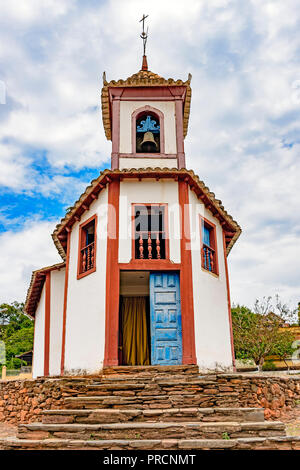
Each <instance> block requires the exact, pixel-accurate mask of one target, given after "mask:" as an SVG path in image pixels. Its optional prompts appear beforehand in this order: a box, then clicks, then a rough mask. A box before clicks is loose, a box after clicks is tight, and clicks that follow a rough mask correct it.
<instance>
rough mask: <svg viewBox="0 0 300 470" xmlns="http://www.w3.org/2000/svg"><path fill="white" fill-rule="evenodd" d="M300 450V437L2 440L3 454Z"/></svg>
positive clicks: (0, 441)
mask: <svg viewBox="0 0 300 470" xmlns="http://www.w3.org/2000/svg"><path fill="white" fill-rule="evenodd" d="M57 449H59V450H135V451H136V450H196V449H197V450H209V449H215V450H218V449H220V450H223V449H232V450H300V437H295V436H287V437H284V436H282V437H254V438H253V437H252V438H251V437H250V438H249V437H248V438H238V439H147V440H146V439H138V440H136V439H133V440H126V439H120V440H116V439H114V440H82V439H81V440H76V439H39V440H29V439H17V438H15V439H11V438H8V439H1V440H0V450H57Z"/></svg>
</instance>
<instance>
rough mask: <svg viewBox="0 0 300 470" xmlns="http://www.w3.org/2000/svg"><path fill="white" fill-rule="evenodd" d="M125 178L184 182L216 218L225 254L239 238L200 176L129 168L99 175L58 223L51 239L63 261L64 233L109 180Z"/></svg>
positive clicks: (173, 170)
mask: <svg viewBox="0 0 300 470" xmlns="http://www.w3.org/2000/svg"><path fill="white" fill-rule="evenodd" d="M127 178H138V179H143V178H158V179H159V178H172V179H175V180H178V179H183V180H185V181H187V182H188V183H189V185H190V187H191V189H192V190H193V191H194V192H195V194H196V195H197V197H198V198H199V199H200V200H201V201H202V202H203V204H205V206H206V207H207V208H208V209H209V210H210V211H211V212H212V214H213V215H214V216H216V217H217V218H219V220H220V223H222V225H223V227H224V229H225V231H226V232H227V234H228V235H227V254H228V253H229V252H230V250H231V248H232V246H233V245H234V243H235V242H236V240H237V239H238V237H239V236H240V234H241V231H242V230H241V227H240V226H239V225H238V223H237V222H236V221H235V220H234V219H233V218H232V217H231V215H229V214H228V212H227V211H226V210H225V208H224V206H223V205H222V201H220V200H219V199H216V197H215V194H214V193H213V192H211V191H210V190H209V188H208V187H207V186H205V183H204V182H203V181H201V180H200V178H199V176H197V175H195V173H194V172H193V171H192V170H186V169H184V168H183V169H180V170H178V169H177V168H171V169H170V168H138V169H136V168H131V169H128V170H125V169H124V170H118V169H117V170H104V171H103V172H101V173H100V175H99V176H98V178H96V179H94V180H93V181H92V182H91V184H90V185H89V186H88V187H87V188H86V190H85V192H84V193H83V194H82V195H81V196H80V198H79V199H78V200H77V201H76V202H75V204H74V205H73V207H71V208H70V209H69V211H68V212H67V213H66V215H65V217H64V218H63V219H61V221H60V223H59V224H58V225H57V226H56V228H55V230H54V232H53V234H52V238H53V241H54V243H55V246H56V248H57V250H58V252H59V254H60V255H61V257H62V258H63V259H64V260H65V258H66V239H67V231H68V230H70V228H71V227H72V225H73V224H74V223H75V222H76V221H78V220H80V217H81V215H82V214H83V213H84V212H85V211H86V210H88V208H89V206H90V204H91V203H92V202H93V201H94V199H95V198H96V197H97V196H98V194H99V193H100V192H101V191H102V190H103V189H104V188H105V187H106V185H107V184H109V182H110V181H111V180H112V179H127Z"/></svg>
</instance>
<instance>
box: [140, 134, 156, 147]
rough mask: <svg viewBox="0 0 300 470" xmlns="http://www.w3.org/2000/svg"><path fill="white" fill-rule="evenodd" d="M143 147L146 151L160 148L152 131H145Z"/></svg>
mask: <svg viewBox="0 0 300 470" xmlns="http://www.w3.org/2000/svg"><path fill="white" fill-rule="evenodd" d="M141 147H142V149H143V150H144V151H146V152H151V150H152V151H154V152H155V151H156V150H157V149H158V147H157V143H156V142H155V139H154V135H153V134H152V132H145V134H144V138H143V141H142V143H141Z"/></svg>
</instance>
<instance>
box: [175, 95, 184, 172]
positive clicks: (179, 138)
mask: <svg viewBox="0 0 300 470" xmlns="http://www.w3.org/2000/svg"><path fill="white" fill-rule="evenodd" d="M175 116H176V144H177V155H178V168H179V169H180V168H185V154H184V138H183V102H182V98H181V97H179V96H177V97H176V98H175Z"/></svg>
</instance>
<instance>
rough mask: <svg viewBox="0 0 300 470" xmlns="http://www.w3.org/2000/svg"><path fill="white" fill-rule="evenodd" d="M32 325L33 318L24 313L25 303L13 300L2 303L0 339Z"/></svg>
mask: <svg viewBox="0 0 300 470" xmlns="http://www.w3.org/2000/svg"><path fill="white" fill-rule="evenodd" d="M32 325H33V321H32V319H31V318H29V317H28V316H27V315H25V314H24V304H23V303H19V302H12V303H11V304H6V303H3V304H1V305H0V339H2V340H4V341H5V338H6V337H8V336H10V335H11V334H13V333H14V332H15V331H17V330H20V329H21V328H29V327H31V326H32Z"/></svg>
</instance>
